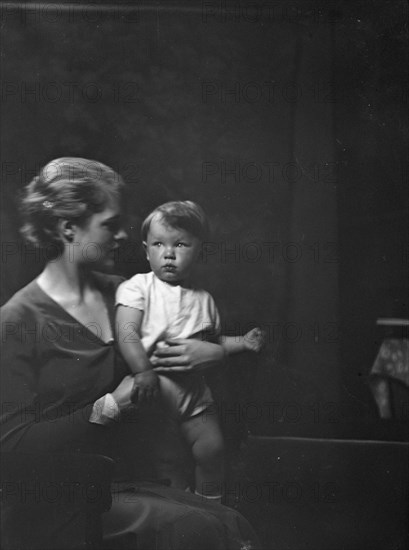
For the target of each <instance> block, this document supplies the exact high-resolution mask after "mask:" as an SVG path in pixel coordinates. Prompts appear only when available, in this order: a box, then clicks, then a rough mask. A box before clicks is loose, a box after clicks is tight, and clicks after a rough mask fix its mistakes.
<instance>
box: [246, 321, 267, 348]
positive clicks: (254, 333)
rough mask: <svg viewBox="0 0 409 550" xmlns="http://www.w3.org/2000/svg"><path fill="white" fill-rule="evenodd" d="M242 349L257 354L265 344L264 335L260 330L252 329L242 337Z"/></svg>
mask: <svg viewBox="0 0 409 550" xmlns="http://www.w3.org/2000/svg"><path fill="white" fill-rule="evenodd" d="M243 341H244V347H245V348H246V350H248V351H255V352H256V353H258V352H259V351H260V350H261V349H262V347H263V346H264V344H265V333H264V331H263V330H261V329H260V328H258V327H257V328H253V329H252V330H250V331H249V332H247V334H245V335H244V337H243Z"/></svg>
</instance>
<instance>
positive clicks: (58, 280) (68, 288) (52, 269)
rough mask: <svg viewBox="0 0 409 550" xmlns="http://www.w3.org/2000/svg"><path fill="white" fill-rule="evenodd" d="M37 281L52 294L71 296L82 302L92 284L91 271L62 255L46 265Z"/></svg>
mask: <svg viewBox="0 0 409 550" xmlns="http://www.w3.org/2000/svg"><path fill="white" fill-rule="evenodd" d="M37 282H38V284H39V285H40V287H41V288H42V289H43V290H45V291H46V292H47V293H48V294H50V295H51V296H55V297H58V296H61V297H68V296H69V297H70V298H71V299H75V300H76V301H78V303H80V302H82V301H83V298H84V294H85V292H86V290H87V289H89V288H90V286H91V271H90V270H89V269H86V268H85V269H84V268H81V267H80V266H79V265H78V264H77V263H74V262H72V261H71V262H70V261H69V259H67V258H65V257H61V258H57V259H56V260H54V261H52V262H49V263H48V264H47V265H46V266H45V268H44V270H43V271H42V273H41V274H40V275H39V277H38V278H37Z"/></svg>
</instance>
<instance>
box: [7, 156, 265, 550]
mask: <svg viewBox="0 0 409 550" xmlns="http://www.w3.org/2000/svg"><path fill="white" fill-rule="evenodd" d="M122 190H123V182H122V180H121V178H120V177H119V176H118V175H117V174H116V173H115V172H114V171H113V170H111V169H110V168H108V167H107V166H104V165H103V164H101V163H98V162H95V161H87V160H84V159H76V158H61V159H57V160H55V161H52V162H50V163H49V164H48V165H46V166H45V167H44V168H43V169H42V171H41V172H40V174H39V175H38V176H37V177H36V178H34V180H33V181H32V182H31V183H30V184H29V185H28V187H27V189H26V192H25V196H24V198H23V201H22V214H23V217H24V221H25V223H24V226H23V230H22V231H23V234H24V235H25V236H26V238H27V239H28V240H29V241H30V242H32V243H34V244H35V245H37V246H40V247H42V248H43V249H45V252H46V256H47V258H48V259H49V261H48V263H47V264H46V266H45V268H44V270H43V272H42V273H41V274H40V275H39V276H38V278H37V279H36V280H34V281H32V282H31V283H29V284H28V285H27V286H26V287H24V288H23V289H22V290H20V291H19V292H17V293H16V294H15V295H14V296H13V297H12V298H11V299H10V300H9V302H7V304H6V305H5V306H4V307H3V308H2V324H3V327H2V333H3V353H2V360H3V361H2V363H3V365H2V370H1V382H2V384H1V389H2V415H1V445H2V451H3V452H4V451H14V452H47V453H64V452H73V451H78V452H87V453H100V454H105V455H108V456H112V457H115V458H116V457H117V456H118V452H119V451H118V444H120V445H119V447H125V446H126V445H125V444H126V443H127V440H126V437H127V436H126V432H125V430H124V428H126V429H127V430H128V431H129V430H133V431H135V428H136V427H137V424H133V423H132V422H127V421H126V420H127V419H129V418H132V414H131V413H132V411H133V409H135V406H134V405H133V403H132V399H133V395H134V394H135V393H136V392H137V388H138V376H135V377H131V376H130V375H129V374H128V371H127V370H126V367H125V365H124V363H123V362H122V361H121V359H120V357H119V355H118V354H117V351H116V345H115V342H114V330H113V326H114V325H113V323H114V297H115V290H116V287H117V285H118V284H119V282H120V281H121V279H120V278H119V277H117V276H113V275H107V274H104V273H103V272H104V271H107V270H109V269H112V267H113V265H114V254H115V251H116V249H117V248H118V246H119V244H120V241H121V240H123V239H125V238H126V234H125V232H124V230H123V229H122V225H121V215H120V203H121V193H122ZM174 344H175V345H173V346H171V347H170V349H168V350H163V351H161V352H160V353H161V355H160V356H159V357H158V360H159V361H160V362H161V365H162V366H171V365H185V366H186V369H191V368H194V367H195V365H197V364H199V363H200V364H203V363H209V364H210V363H212V362H214V361H218V360H220V358H221V356H222V350H221V348H219V346H216V345H213V344H209V343H205V342H198V341H190V340H188V341H179V342H175V343H174ZM121 420H122V422H121ZM129 440H130V441H131V440H132V438H129ZM122 487H123V490H119V492H118V493H116V495H115V498H113V504H112V508H111V510H110V512H108V513H107V514H105V517H104V519H103V527H104V536H105V540H106V541H107V544H108V545H111V546H113V547H115V546H116V547H118V545H119V546H120V547H121V548H133V549H135V548H136V541H137V539H138V537H139V540H141V537H142V539H143V537H147V539H146V540H153V539H152V536H153V535H155V541H156V542H155V545H158V544H159V543H158V538H157V537H159V538H160V544H159V546H160V548H163V549H165V550H166V549H170V548H172V549H176V550H181V549H182V548H183V549H188V548H192V549H195V550H196V549H199V548H203V549H206V550H207V549H210V548H212V549H215V550H217V549H227V548H229V549H230V548H232V549H233V548H243V547H245V548H255V547H256V538H255V536H254V533H253V532H252V530H251V528H250V526H249V525H248V523H247V522H246V520H244V518H242V517H241V516H240V515H239V514H237V513H236V512H234V511H233V510H230V509H228V508H225V507H223V506H219V505H214V504H207V503H202V501H201V500H200V499H198V498H197V497H195V496H193V495H190V494H187V493H184V492H182V491H178V490H174V489H170V488H167V487H163V486H160V485H157V484H149V485H144V484H140V483H139V484H136V485H135V484H134V483H132V480H130V481H129V480H128V481H127V483H125V484H123V485H122ZM124 541H127V542H126V543H125V542H124ZM245 545H247V546H245Z"/></svg>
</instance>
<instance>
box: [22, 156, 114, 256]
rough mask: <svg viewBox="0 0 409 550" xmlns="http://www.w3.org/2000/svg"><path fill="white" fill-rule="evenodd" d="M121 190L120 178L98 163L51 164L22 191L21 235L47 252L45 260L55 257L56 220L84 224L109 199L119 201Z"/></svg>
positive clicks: (58, 246) (58, 247) (59, 247)
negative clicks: (48, 249)
mask: <svg viewBox="0 0 409 550" xmlns="http://www.w3.org/2000/svg"><path fill="white" fill-rule="evenodd" d="M123 186H124V182H123V180H122V178H121V177H120V176H119V175H118V174H117V173H116V172H115V171H114V170H112V168H109V167H108V166H105V164H102V163H101V162H97V161H95V160H87V159H83V158H75V157H63V158H59V159H55V160H52V161H51V162H49V163H48V164H47V165H46V166H44V168H42V170H41V171H40V173H39V174H38V176H36V177H35V178H34V179H33V180H32V181H31V182H30V183H29V184H28V185H27V187H26V188H25V191H24V195H23V197H22V200H21V207H20V210H21V215H22V218H23V226H22V228H21V233H22V235H23V236H24V237H25V239H26V240H27V241H28V242H30V243H31V244H34V245H35V246H37V247H41V248H50V249H51V254H47V255H48V257H50V256H52V257H57V256H58V255H59V254H61V253H62V251H63V249H64V244H63V240H62V238H61V235H60V232H59V226H58V222H59V220H61V219H65V220H69V221H72V222H74V223H76V224H78V225H82V224H84V223H85V222H86V220H87V219H88V218H90V217H91V216H92V215H93V214H95V213H98V212H102V211H103V210H104V209H105V207H106V206H107V204H108V202H109V201H110V199H112V198H118V199H119V198H120V195H121V190H122V188H123Z"/></svg>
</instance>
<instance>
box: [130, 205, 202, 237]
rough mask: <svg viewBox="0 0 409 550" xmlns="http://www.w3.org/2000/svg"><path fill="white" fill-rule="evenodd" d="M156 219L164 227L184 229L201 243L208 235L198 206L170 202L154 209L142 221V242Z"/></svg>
mask: <svg viewBox="0 0 409 550" xmlns="http://www.w3.org/2000/svg"><path fill="white" fill-rule="evenodd" d="M156 217H158V218H159V220H160V221H161V222H163V223H164V224H165V225H168V226H169V227H173V228H175V229H184V230H185V231H188V232H189V233H191V234H192V235H194V236H195V237H197V238H198V239H199V240H201V241H204V240H206V238H207V235H208V233H209V223H208V220H207V217H206V214H205V213H204V211H203V210H202V208H201V207H200V206H199V205H198V204H196V203H195V202H192V201H172V202H166V203H165V204H161V205H160V206H158V207H157V208H155V210H153V212H151V213H150V214H149V216H148V217H147V218H146V219H145V220H144V222H143V223H142V227H141V234H142V240H143V241H146V240H147V237H148V233H149V228H150V226H151V223H152V220H153V219H154V218H156Z"/></svg>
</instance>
